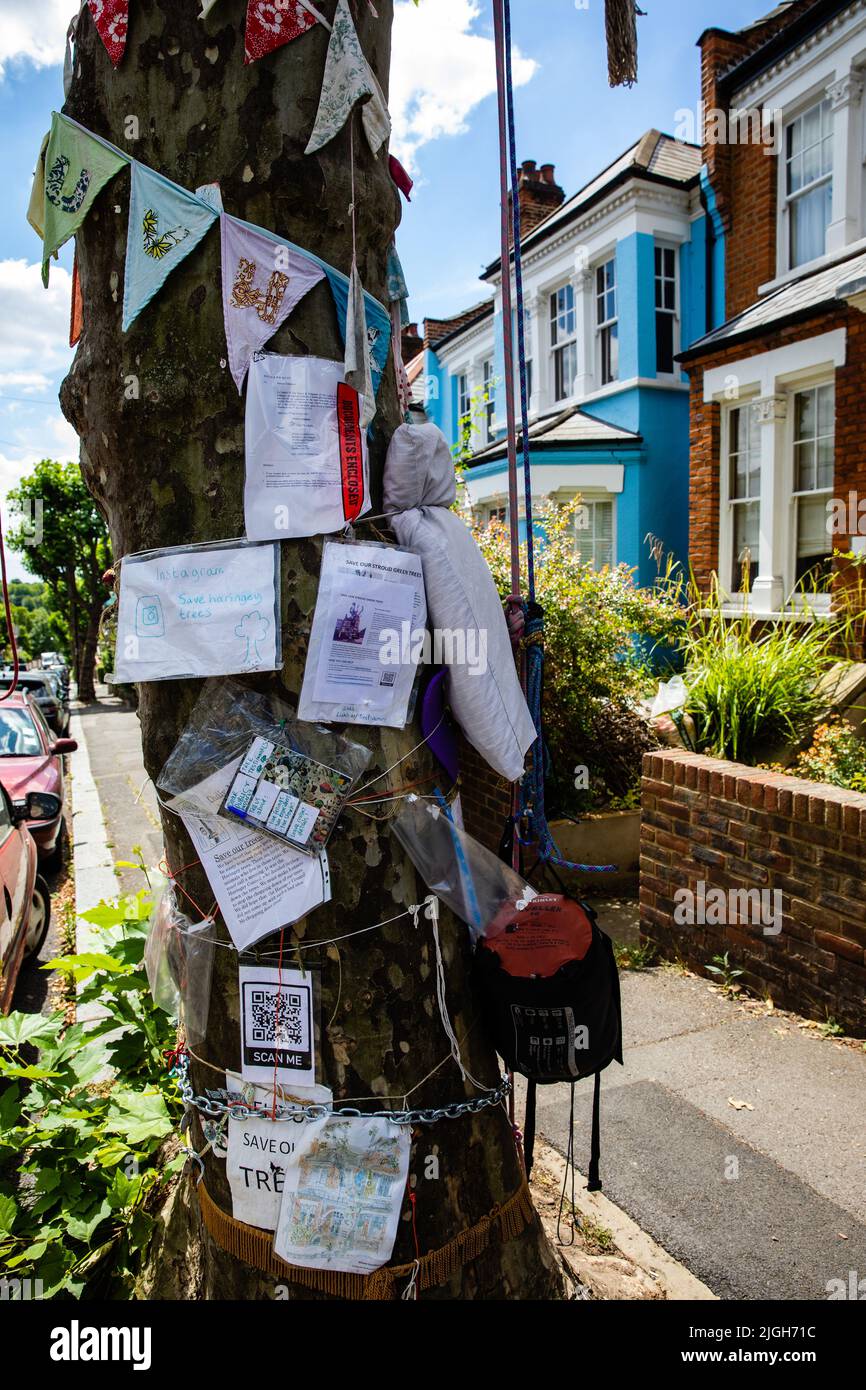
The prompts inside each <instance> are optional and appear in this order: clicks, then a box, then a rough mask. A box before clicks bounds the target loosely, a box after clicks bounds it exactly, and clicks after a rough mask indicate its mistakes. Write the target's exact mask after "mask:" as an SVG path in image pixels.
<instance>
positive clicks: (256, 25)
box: [244, 0, 317, 63]
mask: <svg viewBox="0 0 866 1390" xmlns="http://www.w3.org/2000/svg"><path fill="white" fill-rule="evenodd" d="M315 23H317V20H316V16H315V14H313V12H312V11H311V10H309V9H307V7H306V5H302V4H300V0H249V4H248V5H247V30H246V39H245V46H244V48H245V51H244V62H245V63H254V62H255V61H256V59H257V58H263V57H264V56H265V54H266V53H273V51H274V49H275V48H281V47H282V45H283V44H284V43H291V41H292V39H296V38H298V37H299V36H300V35H301V34H305V33H306V32H307V30H308V29H312V27H313V25H314V24H315Z"/></svg>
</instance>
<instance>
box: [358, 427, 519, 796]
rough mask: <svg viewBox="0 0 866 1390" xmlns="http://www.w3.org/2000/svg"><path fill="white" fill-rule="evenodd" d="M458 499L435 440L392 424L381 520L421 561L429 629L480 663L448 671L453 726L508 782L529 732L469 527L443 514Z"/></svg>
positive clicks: (443, 448) (450, 463) (443, 447)
mask: <svg viewBox="0 0 866 1390" xmlns="http://www.w3.org/2000/svg"><path fill="white" fill-rule="evenodd" d="M456 497H457V484H456V480H455V476H454V459H453V458H452V455H451V450H450V449H449V447H448V441H447V440H446V438H445V436H444V434H443V433H442V431H441V430H440V429H438V428H437V426H436V425H400V426H399V428H398V429H397V430H396V431H395V433H394V436H393V438H392V440H391V444H390V446H389V449H388V456H387V459H386V461H385V478H384V505H385V512H386V514H387V515H388V516H389V517H390V521H391V526H392V528H393V530H394V533H395V535H396V536H397V539H398V541H399V542H400V544H401V545H402V546H404V547H405V548H406V549H407V550H411V551H414V552H415V554H417V555H420V556H421V563H422V565H423V567H424V585H425V588H426V591H427V611H428V615H429V621H430V625H431V626H432V627H433V628H434V629H438V630H439V631H447V630H450V631H452V632H455V633H463V634H464V635H465V644H466V646H465V649H466V651H467V653H472V654H473V656H474V657H477V658H481V659H478V660H475V661H474V662H473V664H471V665H470V664H469V663H468V662H463V663H460V664H458V663H451V664H450V665H449V666H448V682H449V699H450V704H451V709H452V711H453V714H454V718H455V719H456V720H457V723H458V724H459V725H460V728H461V729H462V730H463V733H464V734H465V736H466V738H467V739H468V741H469V742H470V743H471V744H472V746H473V748H475V749H477V751H478V752H479V753H480V754H481V756H482V757H483V758H484V759H485V761H486V762H488V763H489V764H490V766H491V767H492V768H493V769H494V770H495V771H496V772H498V773H499V774H500V775H501V776H502V777H506V778H507V779H508V781H509V782H515V781H516V780H517V779H518V778H519V777H521V776H522V775H523V769H524V760H525V757H526V754H527V752H528V750H529V749H530V748H531V746H532V744H533V743H534V742H535V725H534V724H533V722H532V715H531V714H530V712H529V707H528V705H527V703H526V700H525V698H524V695H523V691H522V690H521V688H520V681H519V679H518V676H517V670H516V667H515V664H514V654H513V652H512V649H511V640H510V638H509V635H508V625H507V623H506V621H505V614H504V613H503V611H502V603H501V600H500V598H499V594H498V593H497V591H496V585H495V584H494V582H493V576H492V575H491V573H490V570H489V568H488V566H487V562H486V561H485V559H484V556H483V555H482V554H481V551H480V550H479V549H478V546H477V545H476V543H475V540H474V539H473V536H472V534H471V532H470V530H469V528H468V527H467V526H466V524H465V522H463V521H461V519H460V517H459V516H457V515H455V513H454V512H452V511H451V510H450V508H451V507H452V506H453V504H454V502H455V500H456ZM476 634H477V635H476ZM473 642H474V645H473Z"/></svg>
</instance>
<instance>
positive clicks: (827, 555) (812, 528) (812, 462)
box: [793, 382, 835, 588]
mask: <svg viewBox="0 0 866 1390" xmlns="http://www.w3.org/2000/svg"><path fill="white" fill-rule="evenodd" d="M834 414H835V403H834V389H833V384H832V382H830V383H827V384H825V385H823V386H813V387H810V388H809V390H806V391H797V392H796V393H795V395H794V487H793V499H794V536H795V548H794V578H795V580H796V581H797V583H799V582H800V581H802V580H805V581H806V587H807V588H809V587H810V585H811V583H813V582H817V581H818V580H820V579H823V578H826V576H827V575H828V574H829V572H830V567H831V564H832V558H833V543H832V538H831V536H830V534H829V533H828V530H827V500H828V498H829V497H830V495H831V493H832V491H833V453H834V435H835V425H834Z"/></svg>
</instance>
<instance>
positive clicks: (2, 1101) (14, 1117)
mask: <svg viewBox="0 0 866 1390" xmlns="http://www.w3.org/2000/svg"><path fill="white" fill-rule="evenodd" d="M20 1101H21V1091H20V1090H19V1088H18V1087H17V1086H8V1087H6V1088H5V1089H4V1090H3V1091H0V1133H2V1132H5V1131H7V1130H10V1129H15V1127H16V1126H17V1125H18V1124H20V1122H21V1104H20Z"/></svg>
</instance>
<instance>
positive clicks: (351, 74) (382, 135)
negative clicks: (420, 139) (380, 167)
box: [306, 0, 391, 154]
mask: <svg viewBox="0 0 866 1390" xmlns="http://www.w3.org/2000/svg"><path fill="white" fill-rule="evenodd" d="M364 97H367V98H368V100H367V101H365V102H364V105H363V107H362V109H361V117H362V120H363V122H364V131H365V133H366V136H367V140H368V142H369V144H370V148H371V150H372V151H373V153H374V154H376V153H377V151H378V150H379V148H380V146H381V145H382V144H383V143H384V142H385V141H386V140H387V139H388V136H389V135H390V133H391V118H390V116H389V115H388V107H387V105H386V103H385V98H384V96H383V94H382V88H381V87H380V86H379V83H378V82H377V80H376V76H375V74H374V72H373V69H372V68H371V67H370V64H369V63H368V62H367V59H366V58H365V57H364V51H363V49H362V48H361V40H360V39H359V38H358V34H357V31H356V29H355V25H354V24H353V22H352V12H351V10H350V9H349V0H340V2H339V4H338V6H337V13H336V14H335V15H334V25H333V28H332V30H331V39H330V42H329V44H328V56H327V59H326V61H325V75H324V78H323V79H322V94H321V96H320V98H319V110H318V112H317V114H316V124H315V125H314V127H313V133H312V135H311V136H310V141H309V144H308V145H307V148H306V153H307V154H314V153H315V151H316V150H320V149H321V148H322V146H323V145H327V144H328V142H329V141H330V140H333V138H334V136H335V135H337V134H339V132H340V131H341V130H342V129H343V126H344V125H345V124H346V121H347V120H348V119H349V116H350V115H351V113H352V109H353V107H354V106H355V104H356V103H357V102H359V101H361V100H362V99H363V98H364Z"/></svg>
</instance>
